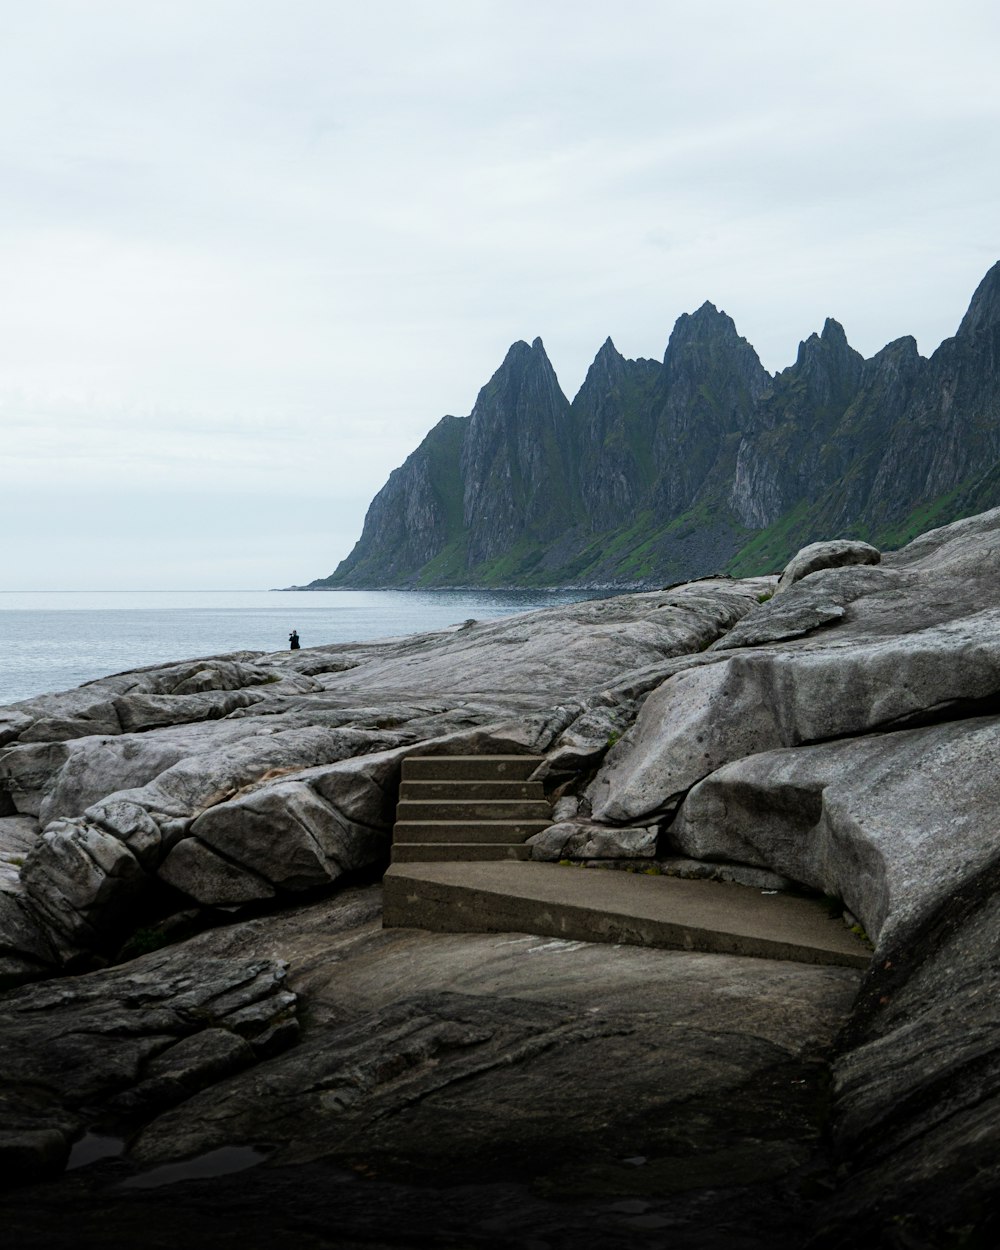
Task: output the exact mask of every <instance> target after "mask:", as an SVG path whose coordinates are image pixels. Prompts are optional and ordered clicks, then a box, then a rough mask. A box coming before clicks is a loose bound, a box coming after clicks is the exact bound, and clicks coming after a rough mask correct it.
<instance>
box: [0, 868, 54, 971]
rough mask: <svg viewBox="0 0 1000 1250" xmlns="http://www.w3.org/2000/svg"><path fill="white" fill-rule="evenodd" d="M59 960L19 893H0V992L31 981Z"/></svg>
mask: <svg viewBox="0 0 1000 1250" xmlns="http://www.w3.org/2000/svg"><path fill="white" fill-rule="evenodd" d="M57 963H58V960H57V957H56V953H55V951H54V950H53V948H52V943H51V942H50V941H49V940H48V938H47V937H46V934H45V930H44V928H43V926H42V925H41V924H40V923H39V921H38V917H37V915H36V914H35V913H34V911H33V910H32V909H30V908H28V907H27V906H26V905H25V903H24V901H23V899H22V898H21V896H20V894H19V892H14V891H13V890H11V889H10V888H7V889H4V890H0V990H5V989H8V988H9V987H10V986H12V985H20V984H21V983H22V982H24V981H33V980H35V979H36V978H37V977H39V976H44V975H45V974H47V973H49V972H51V971H53V970H54V968H55V967H56V966H57Z"/></svg>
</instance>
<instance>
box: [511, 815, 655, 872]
mask: <svg viewBox="0 0 1000 1250" xmlns="http://www.w3.org/2000/svg"><path fill="white" fill-rule="evenodd" d="M656 837H657V828H656V826H655V825H653V826H652V827H650V828H639V829H626V828H621V827H620V826H615V827H614V828H610V827H608V826H606V825H589V824H582V823H578V822H575V821H564V822H563V823H562V824H557V825H550V826H549V828H548V829H543V830H542V831H541V833H536V834H533V835H532V836H531V837H530V838H528V844H529V845H530V847H531V858H532V859H538V860H545V861H549V862H552V861H555V860H560V859H653V858H654V857H655V855H656Z"/></svg>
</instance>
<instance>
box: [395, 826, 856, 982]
mask: <svg viewBox="0 0 1000 1250" xmlns="http://www.w3.org/2000/svg"><path fill="white" fill-rule="evenodd" d="M398 849H400V850H402V848H398ZM511 849H519V850H521V851H526V850H527V849H528V848H527V847H521V848H511ZM451 858H453V856H451V855H449V859H451ZM383 891H384V894H383V898H384V904H383V920H382V923H383V925H385V926H386V927H387V928H390V927H401V926H409V927H413V928H420V929H431V930H434V931H437V932H450V933H508V932H511V933H535V934H539V935H541V936H542V937H555V938H565V939H569V940H575V941H584V942H621V943H627V944H630V945H634V946H659V947H666V948H672V949H676V950H687V951H708V952H712V953H715V954H729V955H751V956H755V957H758V958H764V959H789V960H796V961H798V962H801V963H810V964H837V965H841V966H847V967H855V968H864V967H867V966H868V963H869V962H870V960H871V951H870V950H869V949H868V947H867V946H865V944H864V943H863V942H861V941H860V939H858V938H856V937H855V936H854V935H853V934H852V933H851V932H850V931H849V930H848V929H846V928H845V927H844V925H843V923H842V922H841V921H839V920H836V919H833V918H831V917H830V915H829V914H828V912H827V910H826V907H825V906H824V904H823V903H822V902H821V901H819V900H817V899H808V898H800V897H796V896H794V895H790V894H762V893H761V892H760V890H758V889H753V888H750V887H748V886H739V885H730V884H722V883H721V882H716V881H688V880H681V879H679V878H676V877H653V876H644V875H642V874H640V873H627V872H612V871H608V870H601V869H596V868H591V869H588V868H564V867H561V866H559V865H558V864H541V863H533V862H530V861H528V862H524V863H517V862H503V863H489V862H485V863H474V862H473V863H468V862H466V863H448V862H436V863H435V862H425V863H403V862H397V863H394V864H393V865H392V867H390V868H389V870H388V872H387V873H386V875H385V878H384V882H383Z"/></svg>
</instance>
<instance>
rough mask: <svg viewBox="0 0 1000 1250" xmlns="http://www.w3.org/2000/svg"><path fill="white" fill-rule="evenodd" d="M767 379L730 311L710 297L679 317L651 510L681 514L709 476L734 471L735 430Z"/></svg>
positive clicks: (666, 367) (667, 359)
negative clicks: (724, 311) (696, 308)
mask: <svg viewBox="0 0 1000 1250" xmlns="http://www.w3.org/2000/svg"><path fill="white" fill-rule="evenodd" d="M769 381H770V379H769V377H768V374H767V372H766V370H765V369H764V367H763V366H762V365H761V363H760V361H759V359H758V358H757V353H756V352H755V351H754V349H753V348H752V347H751V346H750V344H749V343H748V342H747V341H746V339H744V338H741V337H740V336H739V334H737V332H736V326H735V325H734V323H733V321H732V318H730V317H727V316H726V314H725V313H723V312H719V311H718V309H717V308H716V307H715V306H714V305H713V304H709V303H705V304H702V306H701V308H699V309H698V311H697V312H696V313H694V314H692V315H691V316H688V315H687V314H684V315H683V316H682V317H680V318H678V321H677V323H676V325H675V326H674V331H673V334H672V335H671V336H670V342H669V344H668V346H667V350H666V353H665V355H664V357H663V382H662V388H663V394H664V403H663V407H662V410H661V411H660V413H659V416H658V419H657V428H656V436H655V439H654V444H653V446H654V454H655V458H656V468H657V482H656V486H655V489H654V492H653V502H654V506H655V508H656V511H657V513H658V514H660V515H664V516H678V515H680V514H681V513H682V512H684V511H685V509H687V508H690V507H691V506H692V504H694V503H695V501H696V499H697V496H698V494H699V491H700V490H702V489H703V488H704V487H705V485H706V483H707V482H708V480H709V478H710V477H711V476H712V475H713V474H715V475H718V474H719V473H720V472H721V473H723V474H725V475H726V476H727V477H731V476H732V472H733V467H734V457H735V453H736V449H737V446H738V436H739V434H740V433H741V431H743V430H744V429H746V428H747V425H748V423H749V422H750V420H751V417H752V415H753V412H754V407H755V405H756V403H757V401H758V400H759V399H760V397H761V395H762V394H763V393H764V391H765V390H766V388H767V385H768V383H769Z"/></svg>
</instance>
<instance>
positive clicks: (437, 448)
mask: <svg viewBox="0 0 1000 1250" xmlns="http://www.w3.org/2000/svg"><path fill="white" fill-rule="evenodd" d="M998 503H1000V262H998V263H997V264H996V265H994V266H993V268H992V269H990V271H989V273H987V274H986V276H985V277H984V279H983V281H982V282H981V283H980V285H979V287H978V288H977V290H976V292H975V294H974V296H973V299H972V303H971V304H970V306H969V310H968V312H967V313H966V315H965V317H964V318H963V319H962V322H961V325H960V326H959V328H958V331H957V333H956V334H955V336H954V337H953V338H950V339H946V340H945V341H944V342H943V343H942V344H941V345H940V347H939V348H938V349H937V351H935V352H934V353H933V355H932V356H930V357H929V358H924V357H922V356H921V355H920V354H919V353H918V351H917V345H916V342H915V341H914V340H913V339H912V338H910V337H905V338H901V339H897V340H896V341H895V342H893V343H890V344H888V345H887V346H886V347H884V348H883V349H882V350H881V351H880V352H878V353H877V354H876V355H874V356H873V357H871V358H870V359H868V360H865V359H864V358H863V357H862V356H861V354H860V353H859V352H857V351H855V350H854V349H853V348H852V347H851V346H850V344H849V343H848V340H847V336H846V334H845V332H844V329H843V327H842V326H841V325H840V324H839V323H838V322H836V321H834V320H832V319H827V321H826V323H825V325H824V326H823V330H822V332H821V333H820V334H811V335H810V336H809V337H808V338H807V339H805V340H804V341H803V342H802V343H800V344H799V350H798V355H797V357H796V360H795V363H794V364H793V365H791V366H789V367H788V368H787V369H784V370H781V371H780V372H779V373H777V374H774V375H773V376H772V375H770V374H769V373H768V372H767V371H766V370H765V369H764V368H763V366H762V365H761V363H760V360H759V359H758V357H757V353H756V352H755V351H754V349H753V347H752V346H751V345H750V344H749V343H748V342H747V340H746V339H744V338H742V337H741V336H740V335H739V333H738V331H737V329H736V326H735V324H734V323H733V321H732V319H731V318H730V317H728V316H727V315H726V314H725V313H724V312H721V311H719V310H718V309H717V308H715V306H714V305H713V304H710V303H707V302H706V303H705V304H703V305H702V306H701V307H700V308H699V309H698V310H697V311H696V312H694V313H690V314H689V313H684V314H682V316H680V317H679V318H678V320H677V322H676V324H675V326H674V329H673V332H672V333H671V335H670V340H669V343H668V345H667V349H666V352H665V353H664V357H663V361H662V363H660V362H658V361H654V360H644V359H640V360H627V359H626V358H625V357H623V356H622V355H621V354H620V353H619V352H618V351H617V350H616V348H615V346H614V344H613V343H612V341H611V339H610V338H609V339H608V340H607V341H606V342H605V343H604V345H603V346H602V347H601V349H600V351H599V352H598V353H597V356H596V357H595V359H594V362H593V364H592V365H591V366H590V369H589V370H588V372H587V376H586V378H585V379H584V382H583V385H582V386H581V387H580V390H579V392H578V394H577V395H576V397H575V399H574V400H573V401H572V403H570V402H569V400H567V398H566V397H565V395H564V394H563V393H562V391H561V389H560V387H559V383H558V381H557V379H556V375H555V373H554V371H553V369H552V366H551V364H550V363H549V360H548V357H547V356H546V354H545V349H544V346H543V345H542V341H541V339H537V338H536V339H535V340H534V342H533V343H532V344H531V345H530V346H529V345H528V344H527V343H524V342H518V343H515V344H514V345H513V346H512V347H511V348H510V350H509V351H508V353H507V356H506V358H505V359H504V361H503V364H502V365H501V366H500V368H499V369H498V370H497V372H496V373H495V374H494V375H493V377H492V378H491V379H490V381H489V382H488V383H487V384H486V386H484V387H483V389H482V390H481V391H480V392H479V396H478V398H477V400H476V404H475V406H474V408H473V410H472V412H471V414H470V415H469V416H468V417H451V416H449V417H444V418H443V419H442V420H441V421H440V422H439V423H438V424H437V425H436V426H435V427H434V428H433V429H432V430H431V432H430V433H429V434H428V435H427V437H426V438H425V439H424V440H423V442H422V443H421V444H420V446H419V447H418V448H417V449H416V451H414V452H413V453H412V455H410V456H409V457H408V458H407V460H406V461H405V463H404V464H403V465H402V466H401V467H400V468H398V469H396V470H394V471H393V473H392V474H390V476H389V480H388V482H386V484H385V486H384V487H383V488H382V489H381V490H380V491H379V493H378V494H377V495H376V496H375V498H374V500H373V501H372V503H371V506H370V507H369V509H368V514H367V516H366V518H365V524H364V530H363V533H362V535H361V538H360V540H359V541H358V543H357V545H356V546H355V548H354V550H353V551H352V552H351V554H350V555H349V556H348V557H347V558H346V559H345V560H343V561H342V562H341V563H340V565H339V566H338V568H337V569H336V571H335V572H334V573H333V574H332V575H331V576H330V577H327V578H322V579H319V580H317V581H315V582H312V583H311V584H310V588H314V589H326V588H333V587H350V586H357V587H406V586H413V587H415V586H428V587H429V586H477V585H478V586H492V585H559V584H564V585H565V584H570V585H595V586H597V585H620V586H623V587H624V586H636V585H643V584H647V583H648V584H661V583H663V582H665V581H677V580H681V579H686V578H691V577H698V576H701V575H703V574H707V573H713V572H717V571H721V570H726V571H730V572H733V573H736V574H740V575H748V574H752V573H760V572H768V571H771V570H773V569H775V568H780V567H781V565H782V564H783V563H784V562H785V561H786V560H787V559H788V558H789V557H790V556H791V555H792V554H793V553H794V552H795V551H796V550H797V549H798V548H799V547H801V546H802V545H803V544H804V543H806V542H810V541H812V540H814V539H817V538H833V537H857V538H864V539H866V540H868V541H871V542H875V543H876V544H878V545H882V546H897V545H900V544H902V543H903V542H906V541H909V539H910V538H912V537H914V536H915V535H916V534H918V533H921V532H922V531H923V530H925V529H928V528H931V527H932V526H936V525H941V524H944V523H945V522H947V521H951V520H955V519H957V518H958V517H960V516H966V515H970V514H971V513H974V512H978V511H981V510H983V509H985V508H989V507H993V506H995V505H996V504H998Z"/></svg>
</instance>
